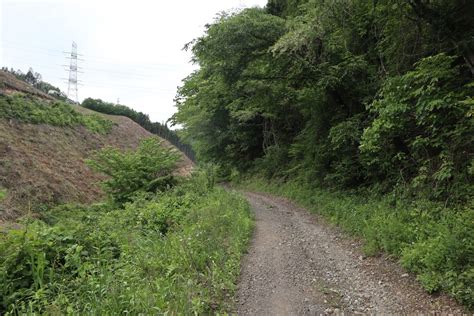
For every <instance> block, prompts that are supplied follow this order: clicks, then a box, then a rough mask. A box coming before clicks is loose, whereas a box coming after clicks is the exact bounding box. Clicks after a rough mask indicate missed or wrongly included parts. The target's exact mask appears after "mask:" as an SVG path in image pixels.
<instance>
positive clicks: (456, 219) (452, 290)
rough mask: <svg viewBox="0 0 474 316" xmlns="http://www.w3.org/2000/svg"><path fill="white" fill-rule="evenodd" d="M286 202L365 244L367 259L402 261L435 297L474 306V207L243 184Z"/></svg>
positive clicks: (290, 186) (301, 187)
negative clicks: (381, 256) (386, 257)
mask: <svg viewBox="0 0 474 316" xmlns="http://www.w3.org/2000/svg"><path fill="white" fill-rule="evenodd" d="M239 185H240V186H242V187H245V188H246V189H250V190H256V191H264V192H269V193H273V194H276V195H280V196H284V197H287V198H289V199H291V200H293V201H295V202H297V203H299V204H301V205H302V206H305V207H306V208H307V209H309V210H310V211H312V212H314V213H317V214H321V215H323V216H324V217H325V218H327V219H328V220H329V221H330V222H332V223H334V224H337V225H339V226H341V227H342V228H343V229H344V230H345V231H347V232H348V233H350V234H352V235H355V236H358V237H361V238H362V239H363V240H364V241H365V251H366V253H367V254H368V255H377V254H379V253H381V252H385V253H387V254H390V255H392V256H393V257H395V258H397V259H399V260H400V263H401V265H402V266H403V267H404V268H406V269H407V270H408V271H411V272H413V273H414V274H416V275H417V279H418V280H419V281H420V282H421V284H422V285H423V287H424V288H425V289H426V290H427V291H428V292H430V293H433V292H437V291H444V292H446V293H447V294H449V295H450V296H452V297H454V298H455V299H457V300H458V301H459V302H461V303H462V304H464V305H465V306H467V307H468V308H471V309H472V308H473V307H474V212H473V211H472V210H473V207H472V206H473V205H472V204H471V205H466V206H463V207H458V208H446V207H445V206H444V204H442V203H435V202H429V201H425V200H413V201H406V200H404V199H403V198H399V197H398V198H397V197H396V196H394V195H386V196H383V197H381V196H374V195H371V194H369V193H367V192H365V193H363V194H360V192H359V194H357V193H349V192H330V191H328V190H325V189H318V188H311V187H310V186H308V185H307V184H302V183H299V182H296V181H290V182H281V183H278V182H268V181H265V180H262V179H258V178H253V179H251V180H246V181H243V182H242V183H240V184H239Z"/></svg>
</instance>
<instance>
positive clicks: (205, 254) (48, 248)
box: [0, 172, 252, 315]
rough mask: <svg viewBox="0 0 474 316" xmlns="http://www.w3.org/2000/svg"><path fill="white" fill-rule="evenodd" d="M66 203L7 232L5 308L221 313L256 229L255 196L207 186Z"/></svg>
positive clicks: (1, 245) (199, 179)
mask: <svg viewBox="0 0 474 316" xmlns="http://www.w3.org/2000/svg"><path fill="white" fill-rule="evenodd" d="M207 179H209V176H207V175H204V174H203V172H200V173H198V174H197V175H196V176H195V177H193V178H192V179H189V180H184V181H183V182H182V183H180V184H179V185H178V186H176V187H174V188H173V189H171V190H168V191H166V192H161V193H158V194H155V195H150V194H148V195H146V196H136V197H135V199H134V200H133V201H132V202H129V203H127V204H126V205H125V207H124V208H123V209H122V208H114V207H113V206H112V205H110V204H100V205H94V206H91V207H83V206H72V205H68V206H62V207H58V208H56V209H53V210H51V211H50V212H49V213H48V214H46V215H45V216H47V217H46V218H45V220H46V222H47V223H49V224H47V223H45V222H43V221H40V220H31V221H30V222H27V223H24V225H25V226H24V227H23V228H20V229H18V230H11V231H9V232H8V233H7V234H2V235H0V253H1V256H0V284H2V287H0V300H1V301H0V313H1V314H2V315H3V314H7V315H8V314H57V315H60V314H93V315H95V314H98V315H102V314H113V315H115V314H122V313H130V314H134V315H135V314H170V315H181V314H186V315H187V314H222V313H224V312H229V311H232V310H234V305H233V304H234V302H233V299H232V296H233V294H234V293H235V289H236V286H235V282H236V279H237V277H238V274H239V270H240V256H241V254H242V253H243V251H244V249H245V247H246V245H247V242H248V240H249V237H250V232H251V229H252V220H251V217H250V209H249V206H248V203H247V202H246V201H245V200H244V199H243V198H242V197H241V196H239V195H238V194H236V193H228V192H226V191H224V190H223V189H220V188H215V187H208V186H202V184H203V183H204V182H203V181H207Z"/></svg>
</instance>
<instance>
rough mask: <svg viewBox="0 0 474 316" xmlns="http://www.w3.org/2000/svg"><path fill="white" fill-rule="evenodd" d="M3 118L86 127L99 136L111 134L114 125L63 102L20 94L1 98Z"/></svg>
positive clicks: (0, 112)
mask: <svg viewBox="0 0 474 316" xmlns="http://www.w3.org/2000/svg"><path fill="white" fill-rule="evenodd" d="M2 118H3V119H14V120H18V121H20V122H25V123H32V124H47V125H53V126H69V127H74V126H84V127H85V128H87V129H88V130H90V131H92V132H94V133H99V134H107V133H109V132H110V130H111V129H112V126H113V124H114V123H113V122H112V121H110V120H107V119H104V118H102V117H101V116H99V115H96V114H92V115H84V114H81V113H79V112H77V111H75V110H74V109H73V106H71V105H69V104H67V103H64V102H61V101H55V102H51V103H47V102H46V101H42V100H39V99H37V98H32V97H29V96H26V95H23V94H19V93H18V94H14V95H12V96H0V119H2Z"/></svg>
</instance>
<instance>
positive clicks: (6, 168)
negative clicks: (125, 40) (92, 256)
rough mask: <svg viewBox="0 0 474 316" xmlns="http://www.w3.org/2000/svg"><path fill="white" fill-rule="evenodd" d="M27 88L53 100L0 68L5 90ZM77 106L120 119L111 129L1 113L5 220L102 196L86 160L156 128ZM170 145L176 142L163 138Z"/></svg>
mask: <svg viewBox="0 0 474 316" xmlns="http://www.w3.org/2000/svg"><path fill="white" fill-rule="evenodd" d="M15 92H22V93H27V94H29V95H31V96H34V97H38V98H42V99H43V100H45V101H46V102H49V101H52V100H54V99H53V98H52V97H50V96H49V95H47V94H44V93H42V92H41V91H39V90H37V89H35V88H34V87H32V86H30V85H28V84H26V83H24V82H22V81H19V80H17V79H16V78H15V77H14V76H13V75H11V74H8V73H5V72H3V71H0V94H6V95H8V94H11V93H15ZM73 107H74V108H75V109H76V110H77V111H79V112H81V113H83V114H98V115H101V116H103V117H105V118H107V119H109V120H111V121H113V122H114V123H115V124H114V126H113V128H112V130H111V131H110V133H108V134H106V135H100V134H97V133H93V132H91V131H89V130H87V129H86V128H84V127H80V126H79V127H74V128H72V127H57V126H50V125H45V124H25V123H21V122H18V121H15V120H5V119H0V189H2V188H4V189H7V196H6V198H5V199H4V200H3V201H1V202H0V224H1V223H2V221H5V220H12V219H15V218H16V217H18V216H21V215H23V214H25V213H29V212H32V213H34V212H35V211H37V210H39V209H41V207H42V205H47V204H58V203H69V202H78V203H91V202H95V201H98V200H100V199H101V198H103V192H102V190H101V189H100V185H99V183H98V182H99V181H100V180H101V179H102V177H101V175H99V174H97V173H95V172H93V171H92V170H91V169H89V167H87V165H86V164H85V162H84V160H85V159H88V158H91V155H92V154H93V152H94V151H96V150H98V149H100V148H103V147H105V146H114V147H118V148H120V149H124V150H125V149H133V148H135V147H136V146H137V145H138V144H139V142H140V140H141V139H143V138H146V137H151V136H153V134H151V133H149V132H148V131H146V130H145V129H144V128H142V127H141V126H140V125H138V124H137V123H135V122H134V121H132V120H131V119H129V118H127V117H123V116H114V115H106V114H101V113H96V112H94V111H91V110H88V109H85V108H82V107H80V106H77V105H73ZM163 144H164V145H165V146H169V147H172V145H171V144H169V143H168V142H167V141H165V140H163ZM192 168H193V163H192V162H191V161H190V160H189V159H188V158H187V157H185V156H184V155H182V159H181V161H180V162H179V163H178V169H177V171H176V173H177V174H178V175H182V176H186V175H189V174H190V173H191V170H192Z"/></svg>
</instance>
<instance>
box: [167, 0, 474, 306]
mask: <svg viewBox="0 0 474 316" xmlns="http://www.w3.org/2000/svg"><path fill="white" fill-rule="evenodd" d="M185 48H186V49H188V50H190V51H191V52H192V56H193V57H192V61H193V62H194V63H196V64H197V65H199V69H198V70H196V71H195V72H193V73H192V74H190V75H189V76H188V77H187V78H185V80H184V81H183V85H182V86H181V87H180V88H179V91H178V95H177V98H176V103H177V107H178V112H177V113H176V114H175V115H174V117H173V122H174V123H176V124H181V125H182V126H183V127H184V128H183V131H182V135H183V137H184V138H185V140H186V141H187V142H189V143H190V144H192V146H193V148H194V149H195V150H196V153H197V158H198V160H199V161H201V162H213V163H216V164H217V165H218V166H219V167H220V170H221V172H222V175H224V176H228V177H229V178H230V179H231V180H235V179H237V180H239V179H240V181H243V183H245V185H246V186H247V188H252V189H258V190H266V191H269V192H273V193H277V194H281V195H284V196H287V197H290V198H292V199H294V200H296V201H298V202H300V203H301V204H303V205H305V206H306V207H308V208H309V209H312V210H314V211H315V212H317V213H319V214H322V215H324V216H326V217H327V218H328V219H329V220H330V221H332V222H335V223H336V224H339V225H341V226H342V227H343V228H344V229H345V230H346V231H348V232H350V233H352V234H355V235H357V236H360V237H362V238H363V239H364V240H365V243H366V244H365V249H366V251H367V253H368V254H372V255H373V254H377V253H379V252H380V251H382V252H385V253H388V254H389V255H391V256H393V257H394V258H397V259H398V260H400V262H401V264H402V265H403V266H404V267H405V268H406V269H408V270H409V271H411V272H413V273H415V274H416V275H417V279H418V280H419V281H420V282H421V283H422V285H423V286H424V287H425V289H426V290H428V291H429V292H435V291H438V290H443V291H445V292H447V293H449V294H450V295H451V296H453V297H455V298H456V299H458V300H459V301H461V302H463V303H464V304H466V305H468V306H471V307H472V306H474V305H473V304H474V298H473V293H474V289H473V286H472V285H473V284H474V226H473V225H474V212H473V211H472V209H473V204H472V201H473V199H472V196H473V180H474V179H473V176H474V160H473V137H472V136H473V135H474V120H473V117H472V116H473V113H474V108H473V106H474V100H473V92H474V82H473V75H474V2H473V1H468V0H409V1H397V0H373V1H366V0H350V1H349V0H337V1H325V0H270V1H269V2H268V4H267V6H266V7H265V8H263V9H260V8H250V9H244V10H241V11H238V12H232V13H222V14H220V15H219V16H218V17H217V18H216V19H215V20H214V21H213V23H211V24H209V25H207V27H206V32H205V34H204V35H203V36H201V37H199V38H197V39H195V40H194V41H192V42H190V43H188V44H187V45H186V47H185ZM242 179H243V180H242Z"/></svg>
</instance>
